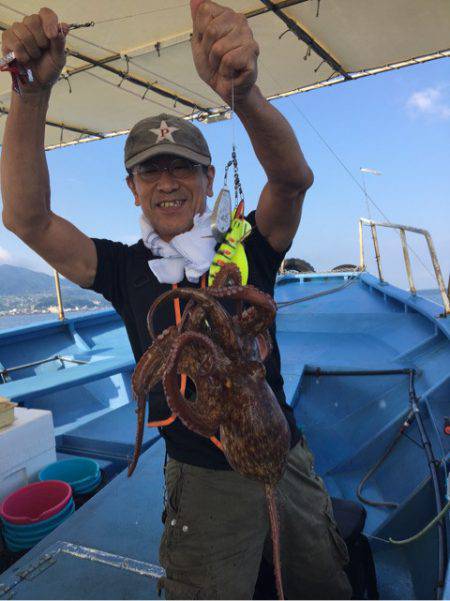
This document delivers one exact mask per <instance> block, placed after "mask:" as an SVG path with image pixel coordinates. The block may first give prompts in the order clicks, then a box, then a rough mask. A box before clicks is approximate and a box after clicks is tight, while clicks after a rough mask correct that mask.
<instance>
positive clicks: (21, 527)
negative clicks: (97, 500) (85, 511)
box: [2, 498, 75, 536]
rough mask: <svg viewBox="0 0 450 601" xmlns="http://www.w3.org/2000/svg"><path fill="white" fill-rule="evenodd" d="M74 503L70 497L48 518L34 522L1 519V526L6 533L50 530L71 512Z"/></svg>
mask: <svg viewBox="0 0 450 601" xmlns="http://www.w3.org/2000/svg"><path fill="white" fill-rule="evenodd" d="M74 507H75V504H74V502H73V499H72V498H71V499H70V500H69V502H68V503H67V505H66V506H65V507H64V508H63V509H62V510H61V511H60V512H59V513H57V514H56V515H54V516H53V517H51V518H49V519H48V520H42V521H41V522H37V523H36V524H11V523H10V522H8V521H7V520H4V519H2V522H3V528H4V530H5V532H7V533H8V534H10V535H11V536H12V535H15V534H16V533H17V534H22V533H23V534H25V533H26V534H30V533H33V534H34V533H36V534H37V533H40V532H50V531H51V530H53V528H55V527H56V526H57V525H58V524H59V523H60V522H62V521H63V520H64V519H65V518H66V517H67V516H68V515H70V514H71V513H72V512H73V509H74Z"/></svg>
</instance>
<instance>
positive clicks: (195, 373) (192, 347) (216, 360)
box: [163, 332, 231, 437]
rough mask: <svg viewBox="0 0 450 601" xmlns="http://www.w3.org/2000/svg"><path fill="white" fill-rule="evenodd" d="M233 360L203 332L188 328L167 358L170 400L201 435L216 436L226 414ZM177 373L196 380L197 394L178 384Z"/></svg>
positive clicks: (180, 416) (188, 426) (168, 400)
mask: <svg viewBox="0 0 450 601" xmlns="http://www.w3.org/2000/svg"><path fill="white" fill-rule="evenodd" d="M229 368H230V362H229V361H228V360H227V359H226V357H225V356H224V355H223V354H222V353H221V352H220V350H219V349H218V347H217V346H216V345H215V344H214V343H213V342H212V341H211V340H210V339H209V338H208V337H207V336H204V335H203V334H199V333H198V332H186V333H184V334H181V336H180V337H179V338H178V340H177V342H176V343H175V344H174V346H173V349H172V351H171V353H170V356H169V359H168V361H167V367H166V371H165V373H164V378H163V385H164V390H165V393H166V398H167V403H168V405H169V407H170V408H171V410H172V411H173V412H174V413H176V414H177V415H178V417H179V418H180V419H181V421H182V422H183V424H184V425H185V426H186V427H187V428H190V429H191V430H193V431H194V432H196V433H197V434H201V435H202V436H207V437H210V436H213V435H214V434H216V433H217V430H218V429H219V426H220V423H221V421H222V419H223V418H224V416H225V415H226V409H227V403H226V393H227V388H229V387H231V380H230V379H229V378H228V376H227V370H228V371H229ZM178 373H185V374H186V375H187V376H188V377H189V378H191V380H192V381H193V382H194V384H195V387H196V395H195V398H194V399H186V398H185V397H184V396H183V395H182V394H181V392H180V389H179V387H178V378H177V374H178Z"/></svg>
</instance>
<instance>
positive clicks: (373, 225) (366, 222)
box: [359, 217, 450, 316]
mask: <svg viewBox="0 0 450 601" xmlns="http://www.w3.org/2000/svg"><path fill="white" fill-rule="evenodd" d="M363 226H368V227H370V229H371V232H372V241H373V247H374V251H375V259H376V262H377V269H378V277H379V279H380V282H384V279H383V272H382V269H381V255H380V246H379V244H378V237H377V227H387V228H391V229H395V230H398V231H399V233H400V240H401V243H402V248H403V257H404V259H405V267H406V275H407V277H408V283H409V289H410V291H411V294H416V292H417V290H416V287H415V285H414V280H413V276H412V269H411V260H410V258H409V251H408V244H407V242H406V232H412V233H414V234H421V235H422V236H424V237H425V239H426V241H427V245H428V250H429V252H430V256H431V262H432V264H433V269H434V273H435V276H436V281H437V284H438V287H439V290H440V293H441V297H442V303H443V305H444V316H447V315H450V300H449V293H450V290H449V291H447V290H446V289H445V283H444V278H443V277H442V270H441V267H440V265H439V261H438V258H437V254H436V249H435V248H434V244H433V240H432V238H431V235H430V233H429V232H428V231H427V230H423V229H420V228H417V227H411V226H409V225H399V224H397V223H383V222H380V221H372V220H371V219H365V218H364V217H361V218H360V220H359V268H360V270H361V271H365V269H366V266H365V259H364V239H363Z"/></svg>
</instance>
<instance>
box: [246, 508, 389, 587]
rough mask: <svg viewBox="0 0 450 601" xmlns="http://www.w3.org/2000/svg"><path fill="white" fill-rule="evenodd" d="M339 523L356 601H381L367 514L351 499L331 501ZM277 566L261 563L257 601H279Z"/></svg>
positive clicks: (263, 561) (264, 561)
mask: <svg viewBox="0 0 450 601" xmlns="http://www.w3.org/2000/svg"><path fill="white" fill-rule="evenodd" d="M331 502H332V505H333V513H334V518H335V520H336V523H337V525H338V528H339V532H340V533H341V536H342V538H343V539H344V540H345V543H346V545H347V548H348V551H349V557H350V562H349V564H348V566H346V568H345V571H346V573H347V576H348V578H349V580H350V583H351V585H352V587H353V591H354V593H353V597H352V598H353V599H378V598H379V597H378V591H377V582H376V576H375V566H374V563H373V558H372V553H371V551H370V546H369V543H368V541H367V538H366V537H365V536H364V534H363V532H362V531H363V529H364V525H365V523H366V516H367V512H366V510H365V509H364V507H363V506H362V505H360V504H359V503H356V502H355V501H349V500H348V499H338V498H336V497H332V498H331ZM276 598H277V591H276V587H275V578H274V573H273V565H272V564H270V563H269V562H268V561H266V559H264V557H263V558H262V560H261V565H260V568H259V575H258V580H257V582H256V586H255V592H254V595H253V599H276Z"/></svg>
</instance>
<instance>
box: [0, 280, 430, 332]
mask: <svg viewBox="0 0 450 601" xmlns="http://www.w3.org/2000/svg"><path fill="white" fill-rule="evenodd" d="M418 294H419V295H420V296H424V297H425V298H428V299H429V300H432V301H434V302H435V303H437V304H438V305H441V306H442V298H441V293H440V291H439V289H438V288H431V289H427V290H419V291H418ZM95 312H96V311H70V312H67V314H66V315H67V317H71V316H72V317H77V316H81V315H89V314H90V313H95ZM49 321H58V315H57V314H55V313H33V314H30V315H27V314H23V315H2V316H0V330H6V329H9V328H20V327H22V326H28V325H31V324H35V323H46V322H49Z"/></svg>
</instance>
